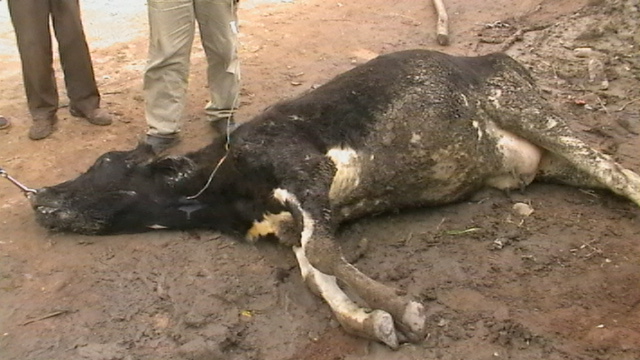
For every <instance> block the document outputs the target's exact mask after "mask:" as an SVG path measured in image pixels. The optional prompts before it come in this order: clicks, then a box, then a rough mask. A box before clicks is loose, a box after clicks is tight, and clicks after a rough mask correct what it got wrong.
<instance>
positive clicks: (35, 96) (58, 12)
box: [8, 0, 100, 119]
mask: <svg viewBox="0 0 640 360" xmlns="http://www.w3.org/2000/svg"><path fill="white" fill-rule="evenodd" d="M8 5H9V13H10V15H11V22H12V23H13V28H14V29H15V33H16V39H17V43H18V51H19V52H20V60H21V63H22V77H23V81H24V87H25V91H26V94H27V103H28V106H29V112H30V113H31V116H32V117H33V118H36V119H42V118H50V117H51V116H53V115H54V114H55V113H56V111H57V109H58V88H57V86H56V78H55V74H54V70H53V50H52V45H51V33H50V31H49V21H50V19H51V22H52V24H53V30H54V32H55V36H56V39H57V41H58V51H59V53H60V63H61V65H62V71H63V73H64V82H65V85H66V88H67V95H68V96H69V100H70V106H71V107H73V108H75V109H78V110H80V111H81V112H83V113H85V114H86V113H89V112H90V111H92V110H94V109H96V108H98V107H99V106H100V93H99V92H98V88H97V86H96V81H95V75H94V73H93V65H92V64H91V55H90V54H89V48H88V46H87V41H86V39H85V35H84V30H83V28H82V20H81V16H80V5H79V4H78V0H9V1H8Z"/></svg>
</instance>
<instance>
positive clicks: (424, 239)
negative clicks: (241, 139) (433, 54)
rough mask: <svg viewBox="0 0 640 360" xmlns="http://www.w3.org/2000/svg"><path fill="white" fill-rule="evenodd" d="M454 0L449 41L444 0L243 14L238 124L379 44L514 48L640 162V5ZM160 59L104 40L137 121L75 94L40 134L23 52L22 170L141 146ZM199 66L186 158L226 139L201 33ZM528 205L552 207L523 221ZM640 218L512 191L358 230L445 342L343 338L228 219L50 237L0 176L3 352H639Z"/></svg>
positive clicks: (351, 248)
mask: <svg viewBox="0 0 640 360" xmlns="http://www.w3.org/2000/svg"><path fill="white" fill-rule="evenodd" d="M446 3H447V6H448V10H449V14H450V20H451V32H452V34H451V35H452V38H451V40H452V44H451V45H450V46H448V47H446V48H444V47H440V46H438V45H437V44H436V42H435V35H434V28H435V15H434V10H433V8H432V6H431V5H430V2H428V1H414V0H403V1H394V2H389V1H384V0H367V1H344V2H337V1H326V0H294V1H286V2H283V1H280V2H273V3H268V4H263V5H259V6H255V7H254V6H252V7H243V8H242V9H241V10H240V17H241V18H242V27H241V30H242V48H241V54H240V55H241V58H242V64H243V82H244V86H243V91H242V101H243V102H242V108H241V110H240V113H239V116H238V120H240V121H246V120H248V119H249V118H250V117H251V116H252V115H253V114H256V113H257V112H259V111H260V110H261V109H263V108H264V107H266V106H268V105H269V104H271V103H273V102H275V101H277V100H278V99H283V98H287V97H290V96H293V95H295V94H299V93H301V92H304V91H306V90H308V89H310V88H312V87H313V86H314V85H316V84H320V83H322V82H324V81H326V80H327V79H329V78H330V77H332V76H333V75H335V74H338V73H340V72H342V71H344V70H347V69H349V68H351V67H353V66H354V65H355V64H359V63H362V62H364V61H366V60H367V59H369V58H371V57H372V56H375V55H376V54H381V53H388V52H391V51H396V50H402V49H408V48H430V49H439V50H445V51H447V52H451V53H456V54H465V55H473V54H483V53H487V52H490V51H497V50H507V51H508V53H509V54H511V55H513V56H514V57H516V58H517V59H518V60H520V61H521V62H523V63H525V64H526V65H527V66H528V67H529V68H530V69H531V70H532V72H533V74H534V76H535V77H536V78H537V79H538V81H539V82H540V84H541V85H542V86H543V87H544V89H545V91H546V92H547V95H548V98H549V100H550V101H552V102H554V103H555V104H556V105H557V107H558V108H559V110H560V111H561V112H562V113H563V114H565V115H566V117H567V119H568V121H569V122H570V124H571V126H572V127H573V128H574V129H575V130H576V131H577V133H578V135H579V136H581V137H583V138H584V139H585V140H587V141H588V142H589V143H591V144H593V146H594V147H597V148H599V149H602V150H603V151H605V152H606V153H608V154H610V155H611V156H613V157H614V158H616V159H617V160H619V161H620V162H621V163H622V164H624V165H625V166H627V167H629V168H631V169H635V170H636V171H640V152H638V149H639V146H640V139H639V138H638V132H640V100H639V99H640V58H639V49H638V46H639V44H640V34H639V33H638V30H637V29H638V28H640V15H639V11H640V5H638V1H637V0H625V1H622V0H620V1H613V0H611V1H608V0H607V1H605V0H602V1H598V0H523V1H518V2H515V1H510V0H491V1H484V0H483V1H478V0H448V1H446ZM89 25H90V24H88V25H87V26H89ZM132 26H140V24H132ZM585 48H588V49H585ZM576 49H578V50H576ZM145 57H146V39H145V38H144V36H143V37H136V38H135V39H134V40H132V41H129V42H126V43H120V44H116V45H113V46H111V47H108V48H104V49H96V50H95V51H94V62H95V67H96V74H97V77H98V79H99V86H100V89H101V91H102V93H103V95H104V96H103V100H104V106H105V107H107V108H109V109H110V110H111V111H113V112H114V113H115V114H116V117H117V118H116V121H115V123H114V124H113V125H112V126H109V127H95V126H92V125H90V124H88V123H86V122H84V121H83V120H81V119H76V118H73V117H70V116H69V114H68V111H67V108H64V107H63V108H62V109H60V111H59V117H60V124H59V130H58V131H57V132H56V133H55V134H54V135H53V136H51V137H50V138H48V139H46V140H43V141H39V142H32V141H30V140H28V139H27V136H26V133H27V129H28V126H29V122H30V120H29V117H28V114H27V111H26V104H25V100H24V95H23V88H22V84H21V78H20V74H19V71H18V69H19V68H18V67H17V65H16V64H15V63H9V62H6V63H4V64H3V69H2V70H3V71H4V73H5V74H7V71H12V69H15V71H13V72H10V73H9V74H8V75H7V76H4V77H3V78H2V92H1V95H0V114H2V115H4V116H7V117H9V118H11V120H12V121H13V127H12V128H10V129H9V130H4V131H0V166H2V167H4V168H5V169H7V170H8V171H10V173H11V174H12V175H14V176H15V177H17V178H19V179H20V180H22V181H23V182H25V183H26V184H28V185H30V186H44V185H50V184H54V183H58V182H60V181H63V180H66V179H69V178H71V177H74V176H76V175H77V174H79V173H80V172H81V171H83V170H84V169H86V167H87V166H88V165H89V164H91V163H92V162H93V161H94V159H95V158H96V157H97V156H98V155H100V154H102V153H103V152H105V151H108V150H113V149H124V148H131V147H133V146H134V145H135V144H136V142H137V136H138V135H140V134H142V133H143V132H144V128H145V124H144V120H143V108H142V105H143V99H142V93H141V71H142V68H143V66H144V62H145ZM59 78H60V80H61V77H60V76H59ZM191 80H192V82H191V88H190V97H189V105H188V107H187V112H186V114H185V116H184V118H185V119H184V120H185V122H184V132H183V135H184V138H185V141H183V142H182V144H181V148H180V149H179V151H186V150H190V149H195V148H198V147H200V146H201V145H203V144H205V143H207V142H208V141H209V139H210V138H211V136H212V135H213V132H212V131H211V130H209V129H207V126H206V124H205V123H204V121H203V112H202V108H203V106H204V104H205V102H206V100H207V99H206V88H205V83H204V57H203V53H202V50H201V48H200V46H199V45H198V46H197V47H196V49H195V51H194V56H193V68H192V79H191ZM64 101H66V100H63V102H64ZM516 202H524V203H527V204H530V205H531V206H532V208H533V209H534V212H533V213H532V214H531V215H529V216H522V215H518V214H516V213H514V211H513V210H512V207H513V205H514V203H516ZM639 214H640V210H639V209H638V208H637V207H636V206H634V205H632V204H631V203H629V202H628V201H626V200H624V199H621V198H618V197H616V196H613V195H610V194H608V193H604V192H594V191H590V190H585V189H575V188H568V187H563V186H556V185H548V184H535V185H533V186H530V187H529V188H528V189H526V191H524V192H522V193H512V194H511V196H510V197H509V196H506V195H505V194H502V193H499V192H486V193H483V194H479V195H478V196H476V197H475V198H474V199H472V200H471V201H468V202H464V203H461V204H456V205H451V206H445V207H440V208H435V209H423V210H415V211H411V212H405V213H401V214H389V215H384V216H379V217H375V218H368V219H363V220H362V221H358V222H355V223H353V224H350V225H347V226H344V228H343V231H342V234H341V236H340V240H341V242H342V243H343V247H344V249H345V251H346V252H347V253H348V254H349V256H351V257H352V258H354V262H355V264H356V265H357V266H358V267H359V268H361V269H362V270H364V271H365V272H366V273H368V274H370V275H372V276H373V277H374V278H376V279H378V280H380V281H383V282H384V283H387V284H391V285H394V286H396V287H399V288H401V289H403V290H405V291H406V292H408V293H409V294H411V295H414V296H415V297H417V298H419V299H421V300H422V301H423V302H424V303H425V304H426V305H427V307H428V309H429V310H428V311H429V322H428V327H429V334H428V336H427V337H426V339H425V340H424V342H422V343H420V344H412V345H411V344H410V345H404V346H402V347H401V348H400V349H399V350H398V351H391V350H388V349H386V348H385V347H383V346H381V345H379V344H375V343H371V342H368V341H366V340H362V339H357V338H354V337H352V336H350V335H348V334H346V333H345V332H343V331H342V330H341V328H340V327H339V326H338V325H337V323H336V321H335V320H334V319H333V318H332V315H331V313H330V312H329V310H328V308H327V306H326V305H325V304H324V303H323V302H322V301H321V300H320V299H319V298H317V297H315V296H314V295H313V294H311V293H310V292H309V291H308V290H307V289H306V287H305V286H304V285H303V284H302V282H301V279H300V275H299V273H298V271H297V268H296V263H295V259H294V256H293V255H292V253H291V252H290V250H289V249H287V248H285V247H282V246H280V245H278V244H275V243H268V242H267V243H261V244H257V245H250V244H246V243H243V242H240V241H237V240H234V239H230V238H226V237H222V236H220V235H218V234H216V233H214V232H206V231H197V232H171V231H167V232H151V233H147V234H139V235H129V236H105V237H89V236H81V235H70V234H53V233H48V232H47V231H45V230H44V229H42V228H40V227H39V226H38V225H37V224H36V223H35V222H34V217H33V214H32V212H31V210H30V208H29V206H28V204H27V202H26V200H25V199H24V197H23V196H22V195H21V194H20V193H19V192H18V191H16V189H14V188H13V187H12V186H11V185H10V184H9V183H8V182H6V181H0V224H1V225H0V226H1V230H0V358H2V359H21V360H22V359H90V360H112V359H127V360H134V359H159V360H162V359H203V360H204V359H232V360H236V359H238V360H245V359H260V360H262V359H264V360H276V359H279V360H280V359H285V360H286V359H291V360H294V359H296V360H297V359H310V360H334V359H345V360H346V359H348V360H355V359H374V360H375V359H381V360H382V359H385V360H386V359H398V360H405V359H407V360H408V359H432V358H433V359H479V360H480V359H549V360H557V359H603V360H604V359H615V360H626V359H629V360H631V359H638V358H640V260H639V259H640V245H639V243H638V241H639V240H640V219H639V218H638V215H639ZM355 254H358V255H357V256H356V255H355Z"/></svg>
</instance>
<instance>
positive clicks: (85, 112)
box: [51, 0, 111, 125]
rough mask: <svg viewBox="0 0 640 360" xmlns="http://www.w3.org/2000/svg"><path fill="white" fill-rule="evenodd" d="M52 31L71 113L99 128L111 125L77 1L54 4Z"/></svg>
mask: <svg viewBox="0 0 640 360" xmlns="http://www.w3.org/2000/svg"><path fill="white" fill-rule="evenodd" d="M51 4H52V5H51V18H52V22H53V29H54V32H55V34H56V39H57V40H58V50H59V52H60V63H61V65H62V70H63V72H64V81H65V85H66V87H67V95H68V96H69V101H70V104H69V111H70V112H71V114H72V115H74V116H81V117H86V118H87V120H89V122H91V123H93V124H96V125H108V124H110V123H111V117H110V116H109V115H108V113H107V112H106V111H104V110H99V108H100V93H99V92H98V86H97V85H96V80H95V74H94V72H93V64H92V63H91V54H90V53H89V47H88V46H87V40H86V38H85V34H84V29H83V27H82V18H81V13H80V4H79V2H78V0H56V1H52V2H51Z"/></svg>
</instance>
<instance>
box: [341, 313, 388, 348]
mask: <svg viewBox="0 0 640 360" xmlns="http://www.w3.org/2000/svg"><path fill="white" fill-rule="evenodd" d="M336 316H337V319H338V322H340V324H341V325H342V328H343V329H344V330H345V331H346V332H348V333H350V334H353V335H356V336H360V337H364V338H367V339H371V340H375V341H379V342H381V343H383V344H385V345H387V346H388V347H390V348H392V349H397V348H398V346H399V341H398V335H397V333H396V328H395V325H394V323H393V317H392V316H391V314H389V313H388V312H386V311H384V310H373V311H367V310H364V309H362V308H358V311H355V312H351V313H336Z"/></svg>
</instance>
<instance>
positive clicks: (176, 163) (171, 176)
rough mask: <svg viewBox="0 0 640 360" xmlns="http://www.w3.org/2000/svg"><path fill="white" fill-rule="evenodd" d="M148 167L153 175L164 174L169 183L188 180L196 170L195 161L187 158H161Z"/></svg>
mask: <svg viewBox="0 0 640 360" xmlns="http://www.w3.org/2000/svg"><path fill="white" fill-rule="evenodd" d="M148 166H149V168H150V169H151V171H152V172H153V173H155V174H162V175H163V176H164V177H166V179H165V181H166V182H168V183H173V182H175V183H177V182H179V180H183V179H187V178H189V177H190V175H191V174H192V173H193V171H195V169H196V165H195V163H194V162H193V160H191V159H189V158H188V157H185V156H170V157H165V158H161V159H158V160H156V161H154V162H152V163H150V164H149V165H148Z"/></svg>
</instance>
